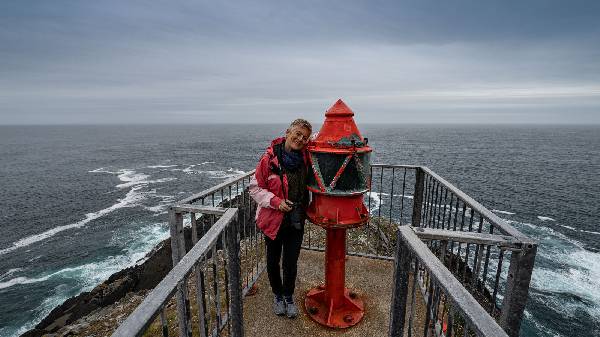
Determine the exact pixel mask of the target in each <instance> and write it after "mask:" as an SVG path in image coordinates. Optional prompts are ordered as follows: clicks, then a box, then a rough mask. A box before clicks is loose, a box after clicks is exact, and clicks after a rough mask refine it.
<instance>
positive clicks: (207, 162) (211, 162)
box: [199, 161, 216, 165]
mask: <svg viewBox="0 0 600 337" xmlns="http://www.w3.org/2000/svg"><path fill="white" fill-rule="evenodd" d="M206 164H216V163H215V162H214V161H205V162H202V163H200V164H199V165H206Z"/></svg>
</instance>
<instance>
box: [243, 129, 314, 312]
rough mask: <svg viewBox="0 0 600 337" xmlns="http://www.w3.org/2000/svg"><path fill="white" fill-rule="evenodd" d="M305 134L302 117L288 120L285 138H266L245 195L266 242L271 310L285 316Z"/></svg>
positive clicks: (300, 221) (302, 198)
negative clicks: (267, 142)
mask: <svg viewBox="0 0 600 337" xmlns="http://www.w3.org/2000/svg"><path fill="white" fill-rule="evenodd" d="M311 132H312V126H311V125H310V123H309V122H308V121H306V120H304V119H296V120H295V121H293V122H292V123H291V124H290V126H289V128H288V129H287V130H286V132H285V137H281V138H277V139H275V140H273V141H272V142H271V146H269V147H268V148H267V151H266V152H265V154H264V155H263V156H262V157H261V159H260V161H259V162H258V165H257V166H256V173H255V175H254V177H253V179H252V181H251V182H250V195H251V196H252V198H253V199H254V201H256V203H257V204H258V209H257V211H256V224H257V226H258V228H260V230H261V231H262V232H263V233H264V234H265V241H266V244H267V273H268V274H269V283H270V284H271V290H272V291H273V294H274V296H275V299H274V301H273V311H274V312H275V314H276V315H286V316H287V317H289V318H295V317H296V316H298V307H297V306H296V304H295V303H294V297H293V295H294V288H295V285H296V272H297V269H298V268H297V267H298V266H297V262H298V256H299V255H300V246H301V244H302V238H303V236H304V220H305V218H306V215H305V210H306V207H307V206H308V190H307V189H306V175H307V168H308V159H307V158H308V157H307V153H306V144H308V139H309V137H310V134H311ZM282 251H283V258H282ZM280 259H281V264H282V267H283V280H282V277H281V270H280V266H279V261H280Z"/></svg>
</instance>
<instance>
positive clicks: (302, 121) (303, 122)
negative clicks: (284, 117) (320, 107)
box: [288, 118, 312, 133]
mask: <svg viewBox="0 0 600 337" xmlns="http://www.w3.org/2000/svg"><path fill="white" fill-rule="evenodd" d="M294 126H301V127H303V128H306V129H308V131H310V133H312V125H310V122H309V121H307V120H306V119H302V118H298V119H296V120H294V121H293V122H292V123H291V124H290V126H289V127H288V130H289V129H291V128H293V127H294Z"/></svg>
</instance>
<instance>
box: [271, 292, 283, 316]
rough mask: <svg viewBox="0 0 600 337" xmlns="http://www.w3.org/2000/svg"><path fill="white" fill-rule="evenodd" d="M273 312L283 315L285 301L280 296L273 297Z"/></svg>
mask: <svg viewBox="0 0 600 337" xmlns="http://www.w3.org/2000/svg"><path fill="white" fill-rule="evenodd" d="M273 312H274V313H275V315H277V316H283V315H285V301H284V300H283V297H281V296H275V298H274V299H273Z"/></svg>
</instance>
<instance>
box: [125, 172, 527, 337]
mask: <svg viewBox="0 0 600 337" xmlns="http://www.w3.org/2000/svg"><path fill="white" fill-rule="evenodd" d="M253 174H254V171H251V172H248V173H246V174H244V175H242V176H240V177H236V178H233V179H230V180H228V181H226V182H224V183H222V184H219V185H217V186H215V187H213V188H210V189H208V190H205V191H203V192H201V193H199V194H196V195H193V196H191V197H189V198H186V199H184V200H182V201H180V202H179V203H177V204H176V205H175V206H173V207H171V210H170V228H171V238H172V240H171V246H172V258H173V264H174V265H178V263H183V262H184V260H185V259H187V256H188V255H189V254H190V253H191V252H192V251H193V250H197V248H196V247H197V246H199V245H202V244H203V243H205V242H204V241H202V240H204V238H205V237H206V236H207V235H208V234H209V233H210V232H211V231H212V228H215V225H216V224H217V223H219V221H220V220H219V221H216V217H217V216H218V213H219V212H223V211H224V210H225V209H226V208H229V207H235V208H236V209H237V213H236V214H237V215H236V220H237V221H235V225H230V226H231V228H235V234H231V235H230V236H229V238H232V237H236V238H237V241H238V242H239V250H238V255H239V256H238V257H239V262H238V264H239V267H240V268H239V269H240V278H239V282H240V285H241V289H242V290H241V292H240V295H239V298H236V299H235V301H233V300H234V299H233V293H232V292H231V287H230V285H231V279H232V276H231V275H230V274H231V272H229V271H228V270H229V268H230V267H231V264H232V263H234V261H235V260H232V259H231V258H232V257H231V258H228V257H227V256H229V254H225V253H224V252H230V251H234V250H232V249H229V247H227V244H226V242H224V241H223V240H224V239H223V238H225V236H223V237H221V241H219V242H221V243H216V244H215V245H213V246H211V248H210V249H209V252H208V253H205V255H202V254H203V253H198V252H197V251H196V253H195V254H196V255H195V256H200V257H199V260H197V261H195V262H194V263H196V266H195V267H194V268H195V269H196V271H195V273H194V275H195V277H193V279H194V280H193V281H194V282H192V284H191V288H192V290H194V287H195V289H196V294H197V295H196V298H195V301H196V307H197V309H196V310H195V311H192V310H191V309H190V305H191V304H193V303H192V302H193V301H194V298H191V300H190V291H189V290H190V289H188V288H189V287H188V283H189V282H188V278H189V276H190V274H189V273H183V274H184V275H183V276H182V277H183V278H181V279H177V280H174V279H173V278H172V277H171V278H169V277H167V278H166V279H165V280H167V279H169V280H171V281H170V282H176V283H177V285H176V296H175V298H176V299H177V308H178V310H177V319H178V321H179V323H178V327H179V334H180V336H189V335H190V333H191V330H192V324H191V321H192V319H194V320H196V321H198V322H199V323H198V326H199V330H200V335H201V336H208V335H219V334H220V332H221V331H222V330H223V329H225V328H228V329H229V332H230V335H236V333H237V330H236V329H237V328H236V329H234V327H233V326H232V321H231V320H230V319H229V318H230V317H231V316H230V315H232V314H233V313H232V307H231V303H234V302H236V301H238V300H239V301H241V298H242V297H243V296H244V295H245V294H246V293H247V292H248V291H250V289H251V288H252V286H253V284H254V283H255V282H256V281H257V279H258V277H259V276H260V274H261V273H262V272H263V271H264V269H265V265H266V263H265V249H264V240H263V235H262V234H261V233H260V232H259V231H257V229H256V226H255V221H254V212H255V208H256V204H255V203H254V201H253V200H252V199H251V198H249V196H248V194H247V185H248V184H249V181H250V178H251V176H252V175H253ZM365 203H366V204H367V205H368V208H369V210H370V213H371V220H370V222H369V224H367V225H366V226H364V227H361V228H357V229H352V230H349V231H348V240H347V250H348V254H349V255H356V256H363V257H367V258H376V259H385V260H392V261H393V260H395V263H396V264H397V265H398V263H400V260H399V259H398V256H400V257H402V256H403V255H402V254H401V255H397V249H400V248H399V247H400V246H401V245H398V243H397V242H398V240H404V241H406V240H408V239H406V238H404V237H405V236H406V235H405V234H402V230H401V231H400V232H399V231H398V225H407V224H412V225H414V226H415V228H417V229H418V230H415V232H414V233H412V234H410V235H408V236H409V237H412V236H416V237H418V238H419V240H420V241H425V242H426V243H427V245H426V246H424V247H428V253H427V254H428V255H427V256H425V255H423V254H422V252H421V251H422V249H421V248H419V249H417V248H415V247H416V246H415V244H414V242H413V241H415V240H414V239H410V240H409V241H410V242H411V243H410V245H409V246H406V247H404V248H402V249H403V250H402V251H403V252H408V251H410V252H411V253H410V254H412V255H410V256H411V258H412V260H411V261H412V262H411V263H410V264H409V267H408V268H406V267H405V263H406V261H404V260H402V261H403V262H401V264H400V265H401V266H404V267H403V269H398V270H399V271H400V272H404V273H405V274H406V275H409V274H410V275H413V276H411V277H412V278H413V279H414V278H415V275H416V280H417V281H418V282H413V283H412V284H416V285H419V287H418V288H419V289H420V291H421V292H422V293H423V294H425V295H424V298H425V299H426V302H427V301H428V302H427V305H428V306H429V309H428V311H427V313H428V314H427V315H426V317H428V318H427V319H428V320H429V323H431V324H433V326H435V325H436V324H438V325H440V324H441V325H440V326H441V328H440V329H441V330H440V329H438V330H439V331H438V330H435V329H433V330H431V331H430V332H432V331H433V332H436V334H437V335H438V336H439V335H440V334H445V333H443V331H444V327H443V325H444V322H445V324H446V325H448V324H449V322H448V318H449V317H452V319H451V321H452V320H454V317H456V319H457V320H456V321H452V322H451V324H455V328H454V329H455V330H452V329H450V331H455V332H454V334H456V331H462V332H464V333H465V334H464V335H465V336H471V334H470V333H471V332H473V333H476V334H480V335H482V336H492V335H493V336H495V335H494V334H492V335H489V334H487V332H486V331H491V330H486V329H485V328H484V327H481V326H479V323H478V321H477V320H473V319H471V318H472V317H476V316H472V315H471V314H470V312H471V311H469V310H470V309H468V308H465V307H464V305H467V304H468V305H469V306H473V305H474V304H473V303H472V301H470V300H469V301H467V302H464V301H460V302H456V300H455V302H452V299H453V298H454V297H455V296H462V297H464V293H468V294H470V295H469V296H471V297H472V298H473V299H474V300H475V301H477V303H478V305H477V307H478V309H477V310H483V311H485V312H487V313H488V314H489V315H491V317H493V318H494V319H496V320H497V321H498V323H499V324H500V326H501V327H502V328H503V329H504V330H505V331H506V332H507V333H508V335H509V336H511V337H514V336H518V333H519V328H520V323H521V319H522V315H523V310H524V306H525V302H526V298H527V293H528V288H529V281H530V278H531V272H532V268H533V260H534V258H535V252H536V247H537V245H536V243H535V242H533V241H532V240H530V239H529V238H527V237H526V236H524V235H523V234H521V233H520V232H519V231H517V230H516V229H514V228H512V227H511V226H509V225H508V224H507V223H506V222H504V221H503V220H502V219H500V218H498V217H497V216H496V215H495V214H493V213H492V212H490V211H489V210H487V209H486V208H485V207H483V206H482V205H481V204H479V203H478V202H476V201H475V200H473V199H472V198H471V197H469V196H468V195H466V194H465V193H463V192H462V191H460V190H459V189H458V188H456V187H455V186H453V185H452V184H450V183H448V182H447V181H446V180H444V179H443V178H441V177H439V176H438V175H437V174H435V173H434V172H432V171H431V170H429V169H428V168H426V167H421V166H410V165H372V167H371V190H370V192H369V193H368V194H367V196H366V197H365ZM198 214H202V216H201V217H200V218H198V217H197V215H198ZM188 216H189V221H186V223H189V227H191V228H190V229H189V230H187V231H186V229H185V227H186V226H184V219H188ZM215 221H216V222H215ZM232 223H233V222H232ZM227 228H229V227H227ZM207 230H208V231H207ZM224 230H225V229H224V228H222V229H221V231H222V232H223V231H224ZM223 233H224V232H223ZM223 233H221V234H219V235H225V234H223ZM200 237H201V238H202V239H201V240H200V241H198V238H200ZM404 241H403V242H404ZM324 243H325V237H324V231H323V230H322V229H320V228H316V226H314V225H312V224H307V226H306V232H305V235H304V244H303V248H304V249H310V250H324V248H325V246H324ZM420 244H421V245H425V244H424V243H422V242H420ZM417 246H419V245H417ZM192 247H194V248H192ZM230 247H235V246H230ZM407 247H408V248H407ZM190 249H192V250H190ZM188 251H189V252H188ZM197 254H200V255H197ZM184 256H186V258H184ZM432 259H436V262H435V264H431V261H432ZM180 261H181V262H180ZM219 266H221V269H220V270H222V272H221V273H219V272H218V271H215V270H219ZM440 266H444V268H445V271H443V270H442V269H444V268H441V267H440ZM194 268H192V269H194ZM174 270H175V269H174ZM398 270H397V271H398ZM171 273H173V272H171ZM171 273H170V274H169V275H171ZM179 273H180V276H181V274H182V272H181V271H180V272H179ZM440 273H442V274H440ZM451 275H452V276H451ZM452 278H454V281H452V282H454V283H452V286H446V285H447V281H448V280H450V279H452ZM165 280H163V281H165ZM215 280H216V281H215ZM219 280H220V281H219ZM207 282H208V283H211V282H212V285H209V286H206V285H207V284H208V283H207ZM399 282H400V283H402V282H404V281H402V278H399V277H397V278H396V282H395V285H396V289H398V286H399V284H400V283H399ZM411 282H412V281H411ZM448 282H450V281H448ZM161 284H162V282H161ZM400 285H401V284H400ZM459 285H460V287H459ZM458 288H461V289H458ZM157 289H158V288H157ZM154 292H155V291H153V292H152V293H151V294H150V295H149V297H150V296H152V295H153V294H154ZM457 294H460V295H457ZM236 296H237V295H236ZM399 296H400V297H399ZM401 297H402V296H401V295H398V294H397V293H395V295H394V307H392V310H391V313H392V314H394V313H395V312H396V310H395V308H396V306H397V305H399V304H398V303H397V301H398V300H399V298H401ZM500 299H501V300H502V301H501V303H500V301H499V300H500ZM440 300H441V301H442V302H440ZM232 301H233V302H232ZM400 301H401V300H400ZM432 301H435V302H432ZM158 302H160V304H156V303H157V301H156V300H155V301H154V302H149V305H154V306H156V305H158V307H152V309H147V310H146V311H149V312H152V315H153V316H152V315H146V316H143V315H142V314H137V315H136V313H137V312H138V310H136V313H134V314H132V315H131V316H130V318H128V320H127V321H126V322H125V323H124V325H126V326H127V325H131V324H133V323H130V321H138V320H140V319H141V318H140V317H146V318H147V319H154V317H156V315H157V314H158V313H160V317H161V321H162V322H163V323H162V325H163V335H165V336H166V335H167V334H166V333H167V332H168V327H167V326H166V325H167V324H166V323H165V322H166V320H168V316H169V311H168V310H165V307H166V306H167V305H166V303H167V302H166V300H165V301H162V302H161V301H158ZM221 302H223V303H222V304H221ZM144 303H146V302H144ZM198 303H199V304H202V305H198ZM404 303H405V305H406V301H405V302H404ZM436 303H437V304H436ZM440 303H444V305H446V303H449V304H447V305H446V307H445V308H451V310H452V311H451V312H452V314H450V315H449V314H448V312H450V311H448V310H450V309H440V308H441V307H440ZM450 303H452V304H450ZM207 304H209V305H208V306H207ZM442 307H443V305H442ZM432 308H433V309H432ZM138 309H139V308H138ZM434 309H435V310H434ZM440 310H441V311H440ZM142 312H143V310H142ZM195 312H197V314H195ZM440 313H441V316H440ZM480 314H481V313H478V314H477V315H480ZM444 315H445V317H446V321H444V320H443V319H441V320H440V317H442V318H443V317H444ZM470 315H471V316H470ZM150 316H152V317H150ZM194 316H196V317H194ZM410 317H412V316H410V315H409V316H405V318H406V322H408V324H412V323H410V322H411V320H410ZM477 317H479V316H477ZM457 322H458V323H457ZM485 322H487V320H486V321H485ZM396 323H397V318H396ZM236 324H237V323H236ZM482 324H484V323H482ZM485 324H488V323H485ZM149 325H150V323H148V322H145V323H144V325H143V326H144V328H145V327H148V326H149ZM488 325H489V324H488ZM461 327H465V328H461ZM120 329H121V328H120ZM127 329H130V328H127ZM424 329H425V328H424ZM461 329H462V330H461ZM127 331H130V330H127ZM392 331H398V330H397V329H396V328H394V329H391V330H390V333H391V332H392ZM409 331H411V330H409ZM424 331H426V330H424ZM440 331H441V332H440ZM409 333H410V332H409ZM392 335H394V334H392ZM426 335H427V334H426ZM409 336H410V334H409ZM446 336H449V335H446Z"/></svg>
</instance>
